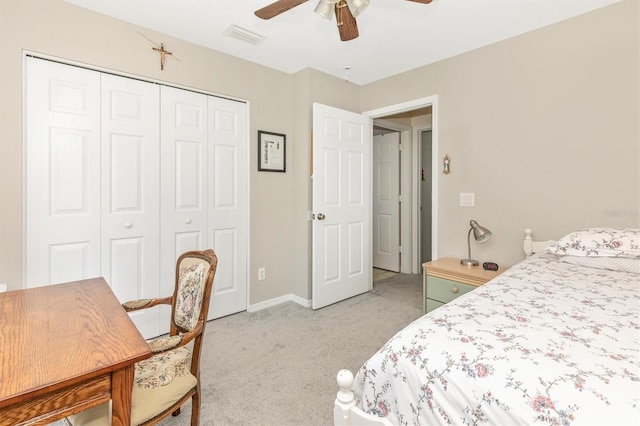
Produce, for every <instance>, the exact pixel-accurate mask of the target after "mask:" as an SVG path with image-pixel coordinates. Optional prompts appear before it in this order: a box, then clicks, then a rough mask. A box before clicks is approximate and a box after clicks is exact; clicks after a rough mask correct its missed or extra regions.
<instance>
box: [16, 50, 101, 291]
mask: <svg viewBox="0 0 640 426" xmlns="http://www.w3.org/2000/svg"><path fill="white" fill-rule="evenodd" d="M26 78H27V81H28V84H27V85H26V114H27V116H28V117H29V118H28V120H27V123H26V124H27V126H26V127H25V141H26V144H25V171H24V173H25V175H24V176H25V181H24V182H25V194H24V195H25V205H26V208H25V213H26V215H25V221H26V224H27V226H26V233H25V234H26V240H25V259H26V263H27V265H26V266H27V267H26V268H25V285H26V287H37V286H43V285H49V284H56V283H62V282H67V281H75V280H79V279H83V278H87V277H95V276H99V275H100V167H99V164H100V96H99V93H100V75H99V74H98V73H95V72H92V71H88V70H85V69H81V68H76V67H69V66H65V65H61V64H57V63H54V62H49V61H40V60H35V59H34V60H31V58H30V60H28V61H27V64H26Z"/></svg>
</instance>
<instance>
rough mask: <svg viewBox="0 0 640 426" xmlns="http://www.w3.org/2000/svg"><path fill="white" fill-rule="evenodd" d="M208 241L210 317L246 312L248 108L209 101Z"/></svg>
mask: <svg viewBox="0 0 640 426" xmlns="http://www.w3.org/2000/svg"><path fill="white" fill-rule="evenodd" d="M209 141H210V143H209V149H210V154H209V155H210V158H211V160H210V163H211V167H210V171H211V173H212V176H211V180H210V183H211V184H210V192H209V194H210V195H209V199H210V204H209V241H210V244H211V245H212V246H213V248H214V250H215V251H216V253H217V254H218V258H219V262H218V270H217V272H216V279H215V286H214V289H213V296H212V299H211V308H210V310H209V319H214V318H219V317H222V316H225V315H229V314H232V313H236V312H240V311H243V310H246V308H247V285H248V284H247V283H248V280H247V252H248V248H247V219H248V197H247V193H248V182H247V179H248V174H249V172H248V161H247V158H248V151H247V106H246V104H244V103H241V102H234V101H230V100H226V99H221V98H216V97H209Z"/></svg>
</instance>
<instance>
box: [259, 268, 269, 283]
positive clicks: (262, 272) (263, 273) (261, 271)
mask: <svg viewBox="0 0 640 426" xmlns="http://www.w3.org/2000/svg"><path fill="white" fill-rule="evenodd" d="M266 277H267V271H266V269H265V268H258V281H262V280H264V279H265V278H266Z"/></svg>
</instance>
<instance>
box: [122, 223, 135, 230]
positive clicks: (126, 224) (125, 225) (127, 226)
mask: <svg viewBox="0 0 640 426" xmlns="http://www.w3.org/2000/svg"><path fill="white" fill-rule="evenodd" d="M132 226H133V223H131V222H125V223H124V227H125V228H127V229H131V227H132Z"/></svg>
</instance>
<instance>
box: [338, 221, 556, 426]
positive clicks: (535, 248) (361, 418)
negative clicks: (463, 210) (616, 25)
mask: <svg viewBox="0 0 640 426" xmlns="http://www.w3.org/2000/svg"><path fill="white" fill-rule="evenodd" d="M524 234H525V237H524V241H523V244H522V248H523V250H524V254H525V255H526V256H527V257H529V256H531V255H532V254H534V253H538V252H540V251H542V250H544V248H545V247H547V246H550V245H551V244H553V243H554V242H555V241H554V240H547V241H534V240H533V237H532V234H533V232H532V231H531V229H529V228H527V229H525V230H524ZM353 380H354V377H353V373H351V371H349V370H340V371H339V372H338V375H337V377H336V381H337V382H338V389H339V391H338V394H337V395H336V399H335V402H334V404H333V422H334V424H335V426H356V425H357V426H392V424H391V422H389V421H388V420H387V419H385V418H382V417H378V416H374V415H371V414H367V413H365V412H364V411H362V410H360V409H359V408H358V407H356V402H355V397H354V395H353V392H352V391H351V386H352V385H353Z"/></svg>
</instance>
